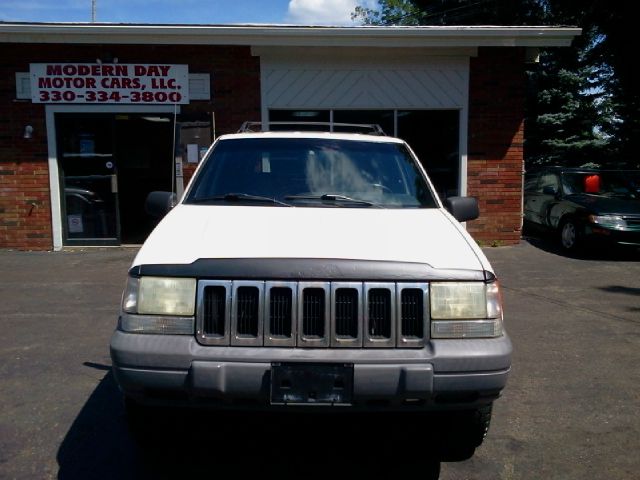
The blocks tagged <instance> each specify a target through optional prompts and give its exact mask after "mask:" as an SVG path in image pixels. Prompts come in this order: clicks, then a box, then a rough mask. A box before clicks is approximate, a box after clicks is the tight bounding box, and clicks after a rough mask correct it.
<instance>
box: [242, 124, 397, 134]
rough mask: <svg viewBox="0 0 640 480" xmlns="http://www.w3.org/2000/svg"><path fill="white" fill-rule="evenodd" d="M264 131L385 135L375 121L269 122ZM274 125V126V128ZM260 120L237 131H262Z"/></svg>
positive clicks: (244, 125)
mask: <svg viewBox="0 0 640 480" xmlns="http://www.w3.org/2000/svg"><path fill="white" fill-rule="evenodd" d="M267 126H268V127H269V128H268V130H266V131H304V132H341V133H364V134H366V135H379V136H386V135H387V134H386V133H384V130H382V128H381V127H380V125H378V124H377V123H331V122H269V123H268V124H267ZM274 127H275V128H274ZM262 131H263V129H262V122H244V123H243V124H242V126H241V127H240V129H239V130H238V133H251V132H262Z"/></svg>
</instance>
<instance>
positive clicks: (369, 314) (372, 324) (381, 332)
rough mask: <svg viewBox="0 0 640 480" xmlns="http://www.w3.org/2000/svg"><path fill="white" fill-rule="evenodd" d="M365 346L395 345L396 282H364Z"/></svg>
mask: <svg viewBox="0 0 640 480" xmlns="http://www.w3.org/2000/svg"><path fill="white" fill-rule="evenodd" d="M364 291H365V304H364V310H365V315H364V317H365V318H364V320H365V327H364V328H365V338H364V346H365V347H395V346H396V316H397V315H396V284H395V283H374V282H371V283H365V284H364Z"/></svg>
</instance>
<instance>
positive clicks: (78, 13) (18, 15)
mask: <svg viewBox="0 0 640 480" xmlns="http://www.w3.org/2000/svg"><path fill="white" fill-rule="evenodd" d="M357 5H362V6H366V7H375V5H376V0H96V7H97V8H96V21H97V22H113V23H185V24H190V23H200V24H230V23H266V24H296V25H355V24H354V22H353V21H352V20H351V13H352V12H353V11H354V10H355V8H356V6H357ZM0 21H5V22H89V21H91V0H0Z"/></svg>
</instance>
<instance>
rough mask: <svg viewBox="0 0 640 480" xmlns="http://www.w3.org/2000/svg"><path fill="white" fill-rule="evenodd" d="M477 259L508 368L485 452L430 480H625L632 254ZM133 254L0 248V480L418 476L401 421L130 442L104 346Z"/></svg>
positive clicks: (190, 433)
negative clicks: (496, 313)
mask: <svg viewBox="0 0 640 480" xmlns="http://www.w3.org/2000/svg"><path fill="white" fill-rule="evenodd" d="M485 252H486V254H487V256H488V257H489V259H490V260H491V262H492V264H493V266H494V267H495V269H496V271H497V273H498V276H499V278H500V280H501V283H502V286H503V292H504V300H505V315H506V328H507V329H508V332H509V334H510V335H511V338H512V341H513V344H514V357H513V369H512V373H511V376H510V379H509V383H508V385H507V389H506V390H505V392H504V395H503V396H502V398H501V399H499V400H498V401H497V402H496V403H495V407H494V417H493V422H492V426H491V429H490V431H489V435H488V437H487V439H486V440H485V443H484V444H483V445H482V446H481V447H480V448H479V449H478V450H477V451H476V455H475V456H474V457H473V458H472V459H471V460H468V461H465V462H459V463H443V464H442V466H441V476H440V478H441V479H443V480H452V479H458V480H462V479H469V480H470V479H478V480H480V479H490V480H493V479H500V480H508V479H532V480H533V479H536V480H537V479H542V478H544V479H562V480H572V479H580V480H582V479H587V478H588V479H591V480H594V479H637V478H640V455H638V454H637V452H638V451H639V450H640V415H638V412H639V411H640V366H639V365H640V254H638V253H632V254H607V255H600V256H597V257H588V258H568V257H565V256H563V255H560V254H559V253H558V252H557V251H556V250H555V248H554V247H553V245H552V244H551V243H549V242H547V241H545V240H538V239H531V240H530V241H525V242H523V243H522V244H521V245H519V246H515V247H499V248H490V249H486V250H485ZM134 255H135V250H134V249H84V250H77V251H69V252H59V253H46V252H44V253H43V252H11V251H0V328H2V333H1V334H0V405H2V408H0V478H3V479H4V478H7V479H11V478H16V479H32V478H36V479H38V478H61V479H91V478H96V479H108V478H117V479H126V478H154V479H155V478H195V477H197V478H208V477H211V478H213V477H216V476H220V474H221V473H222V472H224V471H227V472H229V473H230V474H234V475H238V474H241V475H243V476H244V475H245V474H250V475H251V476H255V477H257V476H260V477H265V476H266V477H273V476H276V475H277V476H278V477H279V478H294V477H295V478H298V477H302V476H304V477H314V478H317V477H320V476H322V477H324V478H332V477H337V478H341V477H345V476H353V475H357V476H359V477H362V476H369V475H371V476H372V477H375V478H398V477H401V476H405V475H407V476H408V475H420V476H421V478H424V458H425V457H426V454H427V453H428V452H424V451H423V450H422V449H423V446H422V445H421V444H420V435H421V432H422V431H425V430H427V429H428V428H429V425H428V424H424V423H418V424H416V423H415V422H414V423H411V419H410V418H408V417H403V416H399V417H393V420H392V421H389V419H386V420H384V421H383V420H382V418H381V417H380V415H376V414H367V415H359V416H350V415H341V416H336V417H335V418H331V417H330V418H327V417H318V416H314V415H308V416H305V415H303V416H290V417H281V416H277V417H276V416H264V415H263V416H260V415H244V414H233V415H231V414H225V415H224V416H217V414H216V415H210V414H207V413H202V414H201V413H197V414H190V415H189V416H180V415H177V416H169V417H168V418H167V420H166V422H164V423H162V424H161V425H159V426H158V427H157V428H156V429H154V431H153V436H152V437H151V438H149V437H147V438H142V439H136V438H132V436H131V434H130V433H129V431H128V429H127V427H126V424H125V421H124V411H123V407H122V404H121V402H120V399H119V394H118V390H117V387H116V385H115V383H114V380H113V377H112V375H111V373H110V371H109V369H110V358H109V349H108V344H109V337H110V335H111V332H112V330H113V328H114V327H115V321H116V316H117V311H118V304H119V301H120V295H121V292H122V288H123V286H124V280H125V275H126V271H127V267H128V265H129V263H130V262H131V260H132V258H133V256H134ZM141 441H142V442H145V447H146V448H140V442H141ZM225 476H226V475H222V478H224V477H225Z"/></svg>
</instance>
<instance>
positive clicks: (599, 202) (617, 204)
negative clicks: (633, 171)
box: [567, 193, 640, 215]
mask: <svg viewBox="0 0 640 480" xmlns="http://www.w3.org/2000/svg"><path fill="white" fill-rule="evenodd" d="M567 199H568V200H570V201H572V202H574V203H577V204H578V205H580V206H582V207H585V208H586V209H588V210H589V211H590V212H592V213H595V214H598V215H609V214H610V215H640V200H638V199H634V198H630V197H626V198H625V197H609V196H606V195H593V194H584V193H583V194H578V195H570V196H568V197H567Z"/></svg>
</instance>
